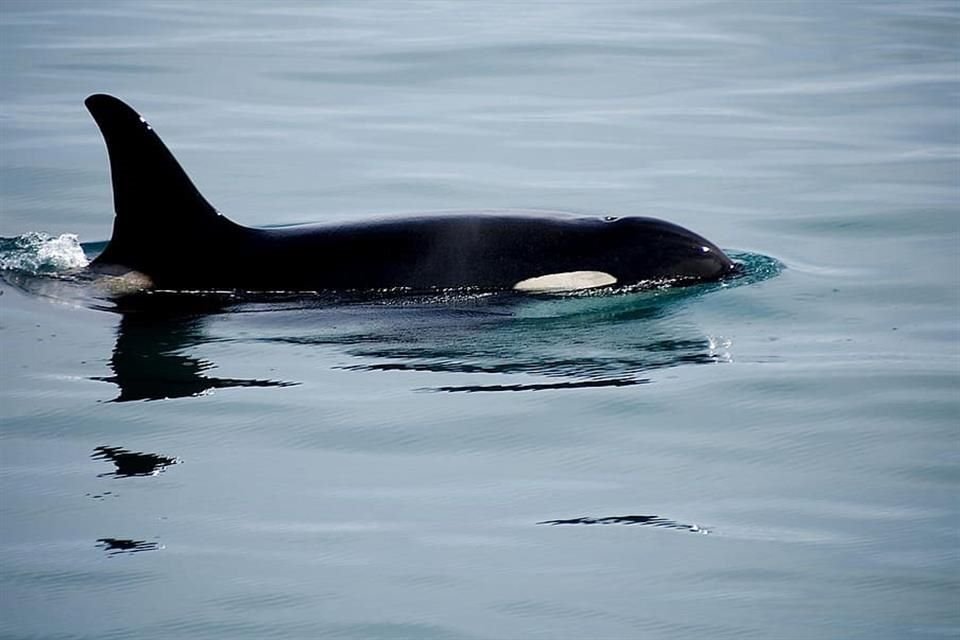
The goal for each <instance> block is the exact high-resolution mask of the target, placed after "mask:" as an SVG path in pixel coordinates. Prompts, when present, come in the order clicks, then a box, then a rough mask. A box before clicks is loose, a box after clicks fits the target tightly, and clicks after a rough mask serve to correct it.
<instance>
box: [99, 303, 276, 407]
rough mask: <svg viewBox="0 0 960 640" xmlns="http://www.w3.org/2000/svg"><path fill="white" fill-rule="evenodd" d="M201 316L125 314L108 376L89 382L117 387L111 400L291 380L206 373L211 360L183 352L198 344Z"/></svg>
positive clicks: (184, 395) (159, 397) (162, 396)
mask: <svg viewBox="0 0 960 640" xmlns="http://www.w3.org/2000/svg"><path fill="white" fill-rule="evenodd" d="M200 324H201V317H195V316H180V315H167V314H158V313H150V312H139V313H127V314H125V315H124V316H123V318H122V319H121V320H120V327H119V328H118V330H117V342H116V345H115V346H114V348H113V356H112V357H111V358H110V368H111V369H112V370H113V375H112V376H97V377H94V378H92V379H93V380H99V381H102V382H112V383H113V384H115V385H117V386H118V387H120V395H118V396H117V397H116V398H114V400H113V402H127V401H130V400H163V399H167V398H187V397H191V396H199V395H203V394H205V393H208V392H210V391H212V390H214V389H226V388H231V387H287V386H291V385H292V384H293V383H291V382H282V381H277V380H257V379H242V378H215V377H211V376H207V375H205V372H207V371H208V370H210V369H213V368H214V366H215V365H214V364H213V363H211V362H208V361H206V360H201V359H199V358H194V357H191V356H189V355H186V354H184V353H183V351H184V350H186V349H188V348H190V347H193V346H196V345H198V344H202V343H203V342H204V337H203V332H202V330H201V328H200Z"/></svg>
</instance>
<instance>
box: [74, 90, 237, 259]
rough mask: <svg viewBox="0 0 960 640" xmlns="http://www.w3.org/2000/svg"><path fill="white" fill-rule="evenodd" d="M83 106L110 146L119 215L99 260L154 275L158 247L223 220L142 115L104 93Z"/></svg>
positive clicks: (114, 195)
mask: <svg viewBox="0 0 960 640" xmlns="http://www.w3.org/2000/svg"><path fill="white" fill-rule="evenodd" d="M84 103H85V104H86V106H87V109H89V110H90V114H91V115H92V116H93V119H94V120H96V122H97V126H99V127H100V132H101V133H102V134H103V139H104V142H106V145H107V152H108V154H109V156H110V176H111V180H112V182H113V205H114V211H115V213H116V217H115V219H114V223H113V236H112V237H111V239H110V244H109V245H108V246H107V248H106V249H105V250H104V252H103V253H102V254H101V255H100V256H99V257H98V258H97V260H96V262H97V263H100V264H118V265H122V266H125V267H129V268H132V269H137V270H142V271H146V272H149V267H150V266H152V263H153V260H152V258H154V257H156V253H157V251H158V250H159V249H160V246H159V245H161V244H166V243H167V242H169V241H171V240H174V239H177V238H182V237H184V235H186V236H188V237H189V236H191V235H193V234H194V233H195V232H196V231H197V230H198V227H201V228H202V227H205V226H209V225H214V226H215V225H216V224H217V223H218V222H219V220H222V219H221V218H220V216H219V214H218V213H217V211H216V209H214V208H213V207H212V206H211V205H210V203H209V202H207V200H206V199H205V198H204V197H203V196H202V195H200V192H199V191H198V190H197V188H196V187H195V186H193V183H192V182H191V181H190V178H189V177H187V174H186V172H184V170H183V169H182V168H181V167H180V164H179V163H178V162H177V160H176V158H174V157H173V154H172V153H170V151H169V150H168V149H167V147H166V145H164V144H163V141H161V140H160V137H159V136H158V135H157V134H156V133H155V132H154V131H153V129H152V128H151V127H150V125H149V124H147V121H146V120H144V119H143V118H142V117H140V114H138V113H137V112H136V111H134V110H133V109H132V108H130V107H129V106H128V105H127V104H125V103H124V102H122V101H121V100H118V99H117V98H114V97H113V96H109V95H105V94H95V95H92V96H90V97H89V98H87V99H86V101H85V102H84ZM166 250H167V251H170V250H171V248H170V247H169V246H167V247H166Z"/></svg>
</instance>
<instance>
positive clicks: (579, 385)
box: [428, 378, 650, 393]
mask: <svg viewBox="0 0 960 640" xmlns="http://www.w3.org/2000/svg"><path fill="white" fill-rule="evenodd" d="M649 382H650V380H649V379H647V378H642V379H638V380H631V379H624V378H621V379H614V380H582V381H580V382H546V383H541V384H474V385H462V386H451V387H435V388H433V389H428V391H447V392H453V393H456V392H463V393H477V392H484V391H546V390H549V389H596V388H599V387H630V386H633V385H638V384H647V383H649Z"/></svg>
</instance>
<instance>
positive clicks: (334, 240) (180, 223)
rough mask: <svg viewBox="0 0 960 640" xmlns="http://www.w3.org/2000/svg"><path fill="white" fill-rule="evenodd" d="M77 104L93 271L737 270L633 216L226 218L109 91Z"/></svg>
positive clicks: (301, 280)
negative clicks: (99, 143) (86, 150)
mask: <svg viewBox="0 0 960 640" xmlns="http://www.w3.org/2000/svg"><path fill="white" fill-rule="evenodd" d="M86 106H87V108H88V109H89V110H90V113H91V114H92V115H93V118H94V120H96V122H97V125H98V126H99V127H100V131H101V133H102V134H103V138H104V141H105V142H106V145H107V151H108V153H109V157H110V172H111V179H112V183H113V196H114V208H115V212H116V217H115V219H114V225H113V236H112V238H111V239H110V242H109V244H108V245H107V247H106V248H105V249H104V251H103V252H102V253H101V254H100V255H99V256H98V257H97V258H96V259H95V260H94V261H93V262H92V263H91V265H90V267H91V269H92V270H93V271H95V272H98V273H101V274H109V275H114V276H123V277H126V278H127V279H128V281H129V282H132V283H133V284H134V285H135V286H137V287H144V288H150V287H152V288H156V289H168V290H241V291H252V292H257V291H318V290H369V289H394V288H397V289H403V290H413V291H429V290H436V289H450V288H469V289H473V290H488V291H497V290H511V289H513V290H518V291H562V290H576V289H589V288H594V287H604V286H611V285H616V286H625V285H626V286H629V285H637V284H640V285H642V284H644V283H655V284H663V283H672V284H689V283H696V282H704V281H713V280H719V279H722V278H724V277H727V276H730V275H732V274H734V273H735V272H736V270H737V267H736V265H735V264H734V263H733V262H732V261H731V260H730V258H728V257H727V256H726V255H724V253H723V252H722V251H721V250H720V249H719V248H718V247H717V246H716V245H714V244H712V243H711V242H709V241H708V240H706V239H704V238H702V237H701V236H699V235H697V234H695V233H693V232H691V231H688V230H687V229H684V228H683V227H680V226H678V225H675V224H672V223H670V222H665V221H663V220H657V219H654V218H644V217H621V218H613V217H602V218H595V217H578V216H573V215H570V214H560V213H546V212H529V211H503V212H482V211H481V212H462V213H455V214H446V215H422V216H416V217H410V218H403V219H395V218H394V219H385V220H378V221H367V222H359V223H355V224H344V225H316V226H315V225H309V226H296V227H281V228H273V229H259V228H251V227H244V226H241V225H239V224H237V223H235V222H232V221H230V220H228V219H227V218H226V217H225V216H223V215H221V214H220V213H219V212H218V211H217V210H216V209H214V208H213V207H212V206H211V205H210V203H209V202H207V200H206V199H205V198H204V197H203V196H202V195H201V194H200V192H199V191H198V190H197V188H196V187H195V186H194V185H193V183H192V182H191V181H190V178H189V177H187V174H186V173H185V172H184V171H183V169H182V168H181V167H180V165H179V163H178V162H177V160H176V159H175V158H174V157H173V155H172V154H171V153H170V151H169V150H168V149H167V147H166V146H165V145H164V144H163V142H162V141H161V140H160V138H159V137H158V136H157V134H156V133H155V132H154V131H153V129H152V128H151V127H150V125H149V124H148V123H147V121H146V120H144V119H143V118H142V117H141V116H140V115H139V114H138V113H137V112H136V111H134V110H133V109H132V108H130V107H129V106H128V105H126V104H125V103H123V102H122V101H120V100H118V99H117V98H114V97H112V96H109V95H104V94H97V95H92V96H90V97H89V98H87V100H86Z"/></svg>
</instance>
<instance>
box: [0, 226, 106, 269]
mask: <svg viewBox="0 0 960 640" xmlns="http://www.w3.org/2000/svg"><path fill="white" fill-rule="evenodd" d="M88 264H89V260H87V256H86V255H85V254H84V253H83V248H82V247H81V246H80V240H79V238H77V236H76V234H73V233H64V234H61V235H59V236H57V237H53V236H49V235H47V234H45V233H38V232H36V231H31V232H30V233H25V234H23V235H21V236H17V237H16V238H10V239H7V240H6V241H5V242H4V243H3V251H0V269H6V270H9V271H22V272H26V273H30V274H34V275H36V274H41V273H56V272H64V271H75V270H77V269H83V268H84V267H86V266H87V265H88Z"/></svg>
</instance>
